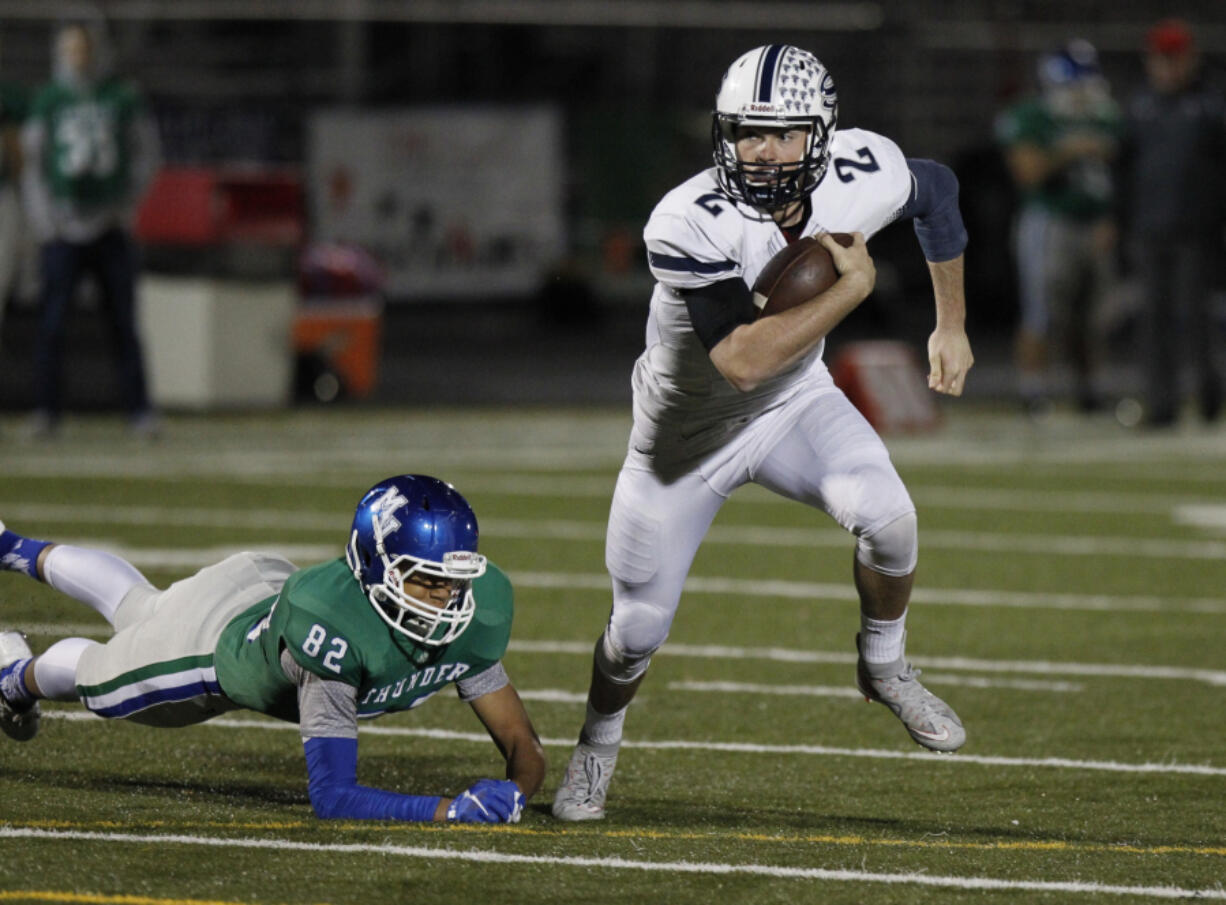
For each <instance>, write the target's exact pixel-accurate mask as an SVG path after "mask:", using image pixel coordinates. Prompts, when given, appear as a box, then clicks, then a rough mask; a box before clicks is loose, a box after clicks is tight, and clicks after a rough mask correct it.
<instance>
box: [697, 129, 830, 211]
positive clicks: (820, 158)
mask: <svg viewBox="0 0 1226 905" xmlns="http://www.w3.org/2000/svg"><path fill="white" fill-rule="evenodd" d="M711 119H712V122H711V142H712V144H713V145H714V147H715V154H714V158H715V164H716V167H717V168H718V169H717V178H718V179H719V184H720V187H721V188H723V190H724V191H725V192H727V193H728V194H729V195H731V196H732V197H733V198H735V199H736V200H737V201H743V202H745V203H746V204H751V205H753V206H754V207H759V208H763V209H764V210H768V211H773V210H778V209H780V208H784V207H787V206H788V205H789V204H791V203H793V202H794V201H799V200H800V199H801V198H803V197H804V196H805V195H807V194H809V192H811V191H813V189H814V188H815V187H816V186H817V184H818V183H819V182H821V181H822V177H823V176H824V175H825V174H826V168H827V167H828V166H829V164H830V128H829V127H828V126H827V124H826V123H825V122H824V121H822V120H821V119H819V118H817V117H800V118H797V119H794V120H772V121H769V122H763V121H759V120H751V119H747V118H742V117H739V116H733V115H728V114H721V113H718V112H717V113H716V114H715V115H714V116H713V117H712V118H711ZM738 126H761V127H763V128H770V129H804V130H805V131H806V138H805V153H804V156H803V157H802V158H801V159H800V160H799V161H796V162H793V163H776V164H770V163H755V162H754V161H745V160H741V159H740V155H738V154H737V149H736V139H737V127H738Z"/></svg>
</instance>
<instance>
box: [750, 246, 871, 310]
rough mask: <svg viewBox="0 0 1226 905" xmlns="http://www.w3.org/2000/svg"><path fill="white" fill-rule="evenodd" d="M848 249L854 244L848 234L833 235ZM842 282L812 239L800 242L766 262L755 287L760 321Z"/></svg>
mask: <svg viewBox="0 0 1226 905" xmlns="http://www.w3.org/2000/svg"><path fill="white" fill-rule="evenodd" d="M830 235H831V236H833V237H834V240H835V241H836V242H838V243H839V244H840V245H842V246H843V247H844V248H847V247H849V246H850V245H851V243H852V242H853V241H854V240H853V239H852V237H851V236H850V235H848V234H847V233H831V234H830ZM838 278H839V272H838V271H837V270H835V268H834V259H833V258H831V257H830V252H828V251H826V249H825V248H824V247H823V246H822V243H821V242H819V241H817V239H816V238H815V237H813V236H805V237H804V238H803V239H797V240H796V241H795V242H793V243H792V244H791V245H789V246H787V247H786V248H784V249H783V250H782V251H780V252H779V253H778V254H776V255H775V256H774V257H773V258H771V259H770V260H769V261H767V262H766V266H765V267H763V268H762V272H761V273H760V274H758V279H757V280H755V281H754V284H753V301H754V304H755V305H757V306H758V317H764V316H766V315H768V314H778V313H779V312H780V311H787V310H788V309H789V308H795V307H796V306H797V305H799V304H800V303H801V302H807V301H808V300H809V299H811V298H813V297H814V296H815V295H820V294H821V293H823V292H825V291H826V290H827V289H829V288H830V287H831V286H833V285H834V284H835V282H836V281H837V280H838Z"/></svg>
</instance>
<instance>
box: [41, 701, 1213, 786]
mask: <svg viewBox="0 0 1226 905" xmlns="http://www.w3.org/2000/svg"><path fill="white" fill-rule="evenodd" d="M43 719H63V720H68V721H69V722H81V721H86V722H95V721H96V722H103V720H102V718H101V717H97V716H94V715H93V714H92V713H88V712H85V711H81V710H49V711H47V712H45V713H44V714H43ZM200 725H201V726H206V727H209V728H213V729H262V730H271V731H283V732H288V731H293V732H297V731H298V726H297V725H296V724H294V723H286V722H281V721H278V720H271V719H264V718H253V719H241V718H240V719H235V718H231V717H218V718H217V719H212V720H209V721H208V722H206V723H201V724H200ZM359 731H360V732H362V733H366V734H369V735H379V736H391V737H406V738H429V739H437V740H444V741H453V742H472V743H474V744H484V745H488V744H489V742H490V737H489V735H488V734H486V733H480V732H457V731H455V730H451V729H413V728H409V727H401V726H375V725H371V724H370V723H363V724H362V726H361V728H360V730H359ZM541 744H543V745H549V746H551V747H555V748H572V747H574V744H575V740H574V738H572V737H567V738H542V739H541ZM622 747H623V748H641V749H643V750H651V751H719V752H721V753H725V754H771V755H783V754H802V755H808V756H812V757H853V758H867V759H872V760H908V761H916V760H918V761H925V762H927V763H931V764H942V765H946V766H953V767H954V768H955V769H960V768H962V767H966V766H972V765H973V766H989V767H1026V768H1031V767H1049V768H1053V769H1057V770H1092V771H1104V772H1108V773H1159V774H1170V775H1192V776H1226V767H1217V766H1213V765H1212V764H1179V763H1152V762H1150V763H1125V762H1121V761H1109V760H1077V759H1074V758H1067V757H997V756H994V755H988V754H964V753H959V754H955V755H948V754H933V753H931V752H927V751H901V750H898V751H896V750H891V749H885V748H837V747H833V746H829V745H766V744H759V743H757V742H717V741H705V742H704V741H686V740H681V739H676V740H658V741H648V740H642V739H632V738H627V739H625V740H624V741H623V742H622Z"/></svg>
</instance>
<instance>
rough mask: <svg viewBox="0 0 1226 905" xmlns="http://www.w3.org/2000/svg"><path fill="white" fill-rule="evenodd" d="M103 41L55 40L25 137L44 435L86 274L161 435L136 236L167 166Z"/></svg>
mask: <svg viewBox="0 0 1226 905" xmlns="http://www.w3.org/2000/svg"><path fill="white" fill-rule="evenodd" d="M100 42H101V39H100V38H99V37H96V36H95V35H93V34H92V33H91V32H90V30H89V29H87V28H86V27H85V26H83V25H69V26H66V27H64V28H62V29H61V30H59V31H58V32H57V33H56V37H55V48H54V54H55V76H54V78H53V79H52V80H51V81H50V82H48V83H47V84H46V85H44V86H43V87H42V88H41V89H40V90H39V91H38V92H37V94H36V95H35V97H34V100H33V103H32V105H31V110H30V115H29V118H28V119H27V120H26V122H25V125H24V126H23V128H22V134H21V141H22V149H23V152H24V156H25V161H26V166H25V167H24V168H23V170H22V196H23V197H22V200H23V203H24V205H25V213H26V218H27V220H28V221H29V223H30V226H31V229H32V230H33V232H34V234H35V236H36V237H37V239H38V241H39V243H40V244H41V247H40V253H39V269H40V273H41V278H42V293H41V300H40V301H41V308H42V317H41V322H40V325H39V339H38V347H37V349H36V353H35V370H36V374H35V378H36V386H37V394H38V399H37V407H36V410H35V413H34V416H33V425H32V430H33V433H35V434H36V435H40V436H48V435H51V434H53V433H54V432H55V431H56V429H57V427H58V425H59V420H60V415H61V399H60V395H61V394H60V370H61V364H62V362H61V357H62V353H63V345H64V334H65V324H66V320H67V316H68V310H69V307H70V305H71V302H72V299H73V295H74V293H75V291H76V288H77V284H78V283H79V282H80V280H81V278H82V277H83V276H84V275H85V274H87V273H92V274H93V275H94V276H95V277H96V278H97V283H98V287H99V290H100V301H101V303H102V309H103V311H104V312H105V313H106V315H107V317H108V319H109V321H110V332H111V334H112V337H113V339H114V343H115V346H116V351H117V353H118V356H119V365H120V368H119V370H120V389H121V391H122V393H123V397H124V400H123V401H124V404H125V405H126V407H127V410H128V414H129V417H130V419H131V425H132V428H133V430H134V431H135V432H137V433H138V434H140V435H150V434H152V433H155V432H156V419H155V417H154V415H153V411H152V408H151V405H150V402H149V397H148V390H147V387H146V380H145V366H144V358H143V352H142V349H141V342H140V337H139V335H138V333H137V327H136V316H135V309H136V305H135V294H136V275H137V261H136V251H135V246H134V245H133V242H132V238H131V236H130V234H129V233H130V229H131V221H132V220H133V219H134V216H135V212H136V207H137V204H138V203H139V201H140V199H141V197H142V196H143V195H144V193H145V189H146V188H147V187H148V185H149V183H150V182H151V181H152V179H153V176H154V174H155V172H156V170H157V167H158V164H159V160H160V149H159V142H158V135H157V128H156V126H155V125H154V123H153V119H152V117H151V116H150V115H149V113H148V111H147V109H146V106H145V102H144V100H143V98H142V97H141V94H140V92H139V91H138V90H137V88H136V86H135V85H134V84H132V83H131V82H129V81H127V80H124V79H121V78H118V77H117V76H114V75H112V74H109V73H108V72H106V69H105V67H104V66H102V65H100V63H99V57H100V56H101V53H100V48H99V46H98V45H99V44H100Z"/></svg>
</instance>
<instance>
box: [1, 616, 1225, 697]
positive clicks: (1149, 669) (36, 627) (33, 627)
mask: <svg viewBox="0 0 1226 905" xmlns="http://www.w3.org/2000/svg"><path fill="white" fill-rule="evenodd" d="M17 627H18V628H20V629H21V630H22V631H23V632H25V633H26V634H28V635H39V636H44V637H46V636H50V637H54V638H64V637H84V638H105V637H107V636H109V635H110V634H111V629H110V627H109V626H106V625H101V624H99V623H96V622H78V623H73V622H31V623H25V622H23V623H20V624H19V625H18V626H17ZM508 650H509V651H511V652H512V653H515V654H566V655H574V656H582V657H590V656H591V655H592V643H591V642H590V641H550V640H531V639H525V638H518V639H512V640H511V642H510V644H509V646H508ZM660 656H662V657H669V656H672V657H690V658H695V659H701V660H767V661H772V662H776V663H816V664H826V665H838V666H848V665H854V664H855V662H856V655H855V654H854V653H848V652H846V651H820V650H798V649H796V648H786V647H732V646H725V645H719V644H681V643H676V642H671V641H670V642H669V643H668V644H666V645H665V646H664V647H663V648H661V649H660ZM915 663H916V665H918V666H922V667H924V668H925V669H945V670H952V671H955V672H961V671H965V672H978V673H994V674H998V675H999V674H1002V673H1006V674H1007V673H1021V674H1024V675H1041V676H1051V675H1072V676H1086V677H1091V678H1113V679H1160V680H1172V681H1177V682H1204V683H1205V684H1206V685H1213V686H1218V687H1226V670H1213V669H1195V668H1189V667H1184V666H1153V665H1142V664H1135V663H1078V662H1071V661H1054V660H978V659H973V658H970V657H920V658H916V659H915ZM942 680H943V681H950V682H956V683H959V684H962V685H966V686H971V687H989V683H996V682H999V683H1000V684H1001V686H1004V687H1013V688H1034V689H1038V688H1041V687H1044V686H1045V685H1050V686H1051V688H1050V690H1053V691H1063V690H1068V691H1076V690H1079V687H1078V686H1076V685H1073V684H1069V686H1068V688H1065V687H1064V685H1065V684H1068V683H1060V682H1043V681H1041V680H1040V681H1034V682H1025V683H1023V682H1022V681H1007V682H1006V681H1002V680H993V679H986V678H982V677H981V678H970V677H960V678H958V679H946V678H944V677H942Z"/></svg>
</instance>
